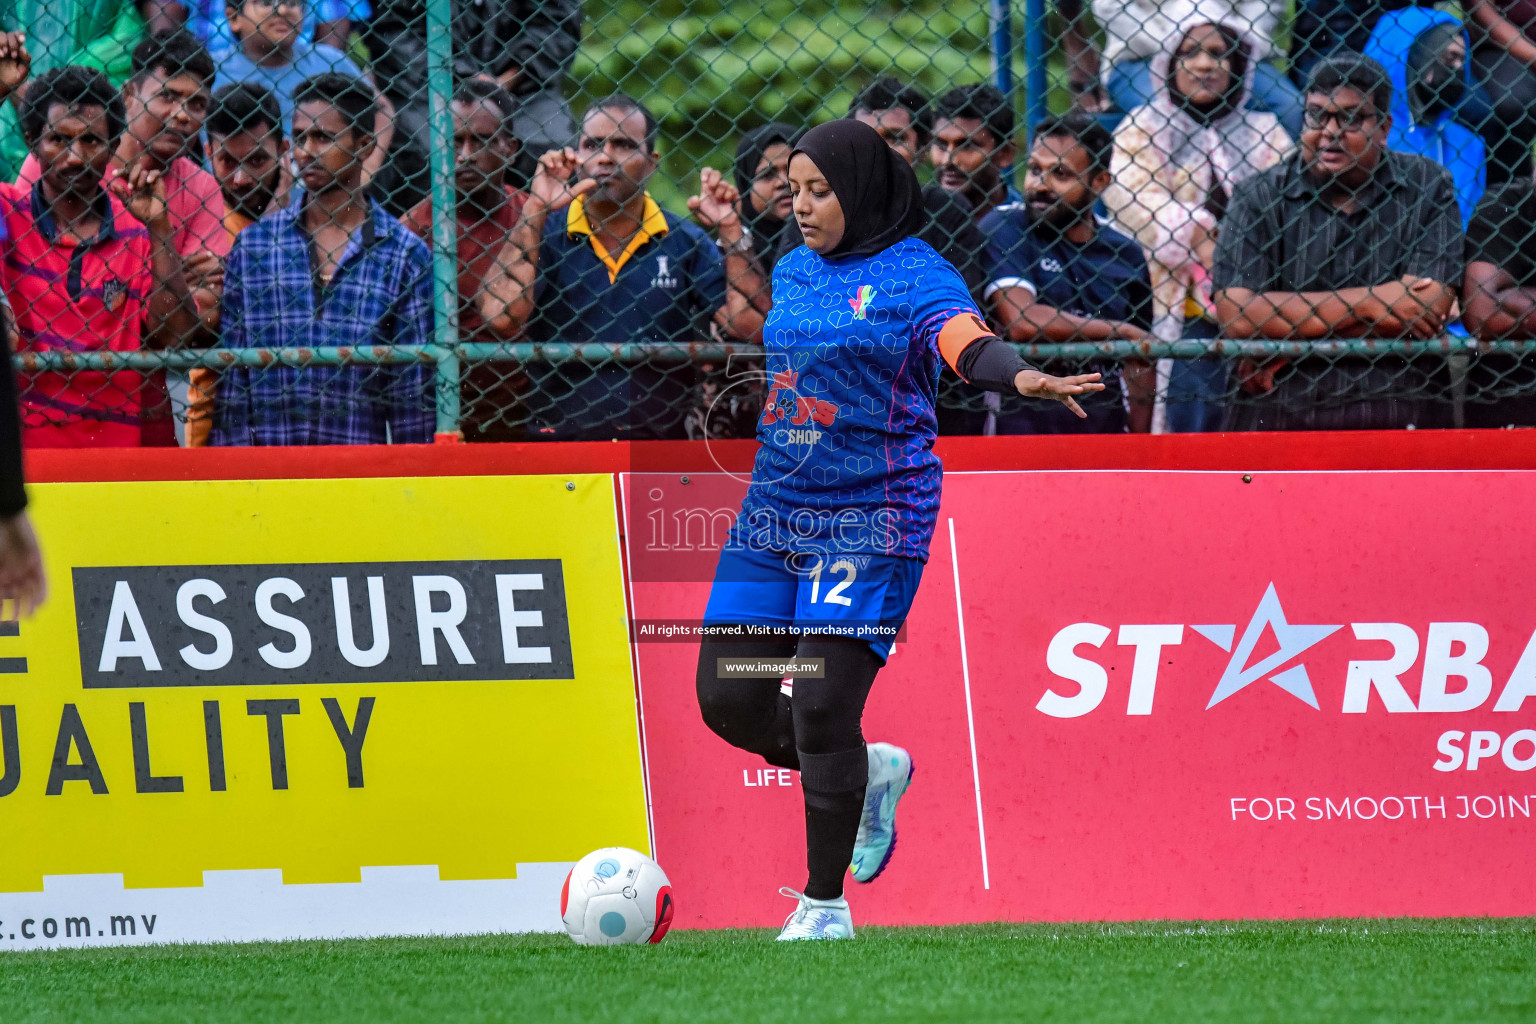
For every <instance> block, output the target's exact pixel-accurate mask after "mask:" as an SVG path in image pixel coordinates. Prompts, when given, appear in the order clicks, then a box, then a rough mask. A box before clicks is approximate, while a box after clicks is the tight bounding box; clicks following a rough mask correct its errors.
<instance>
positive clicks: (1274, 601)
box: [1190, 583, 1344, 711]
mask: <svg viewBox="0 0 1536 1024" xmlns="http://www.w3.org/2000/svg"><path fill="white" fill-rule="evenodd" d="M1266 626H1268V627H1269V628H1270V629H1272V630H1273V631H1274V634H1275V639H1276V640H1277V641H1278V642H1279V644H1280V649H1279V650H1277V651H1275V653H1273V654H1271V655H1269V656H1268V657H1267V658H1263V659H1261V660H1260V661H1257V662H1255V663H1254V664H1252V665H1249V666H1248V667H1247V668H1244V667H1243V666H1244V665H1246V664H1247V662H1248V659H1249V658H1250V657H1252V655H1253V649H1254V647H1255V646H1257V645H1258V642H1259V638H1260V637H1261V636H1263V635H1264V628H1265V627H1266ZM1190 628H1191V629H1193V630H1194V631H1195V632H1196V633H1199V634H1200V635H1201V636H1203V637H1205V638H1206V639H1207V640H1209V641H1210V642H1211V643H1213V644H1215V645H1216V646H1217V647H1220V648H1221V649H1222V650H1224V651H1231V650H1232V636H1233V634H1234V633H1236V632H1237V626H1236V625H1225V626H1191V627H1190ZM1343 628H1344V627H1343V626H1342V625H1339V626H1296V625H1292V624H1291V623H1289V622H1286V621H1285V611H1284V609H1282V608H1281V607H1280V598H1279V596H1278V595H1276V593H1275V585H1274V584H1273V583H1271V584H1270V585H1269V589H1267V590H1265V591H1264V599H1263V600H1261V601H1260V602H1259V607H1258V608H1257V609H1255V610H1254V613H1253V618H1252V619H1249V620H1248V627H1247V628H1246V629H1244V630H1243V638H1242V640H1240V641H1239V642H1238V645H1237V650H1236V651H1233V652H1232V660H1231V661H1229V662H1227V668H1226V671H1225V672H1223V673H1222V674H1221V681H1220V682H1218V683H1217V684H1216V692H1215V693H1213V694H1211V702H1210V703H1209V704H1207V705H1206V706H1205V707H1206V710H1207V711H1209V710H1210V709H1211V708H1213V707H1215V706H1216V705H1217V704H1220V703H1221V702H1222V701H1224V700H1226V699H1227V698H1228V697H1230V696H1232V695H1233V694H1234V693H1236V692H1237V691H1238V690H1241V689H1242V688H1243V687H1245V686H1247V685H1248V684H1249V683H1252V682H1256V681H1257V680H1259V679H1262V678H1263V677H1265V676H1269V681H1270V682H1272V683H1274V684H1275V685H1276V686H1278V687H1280V689H1282V690H1284V691H1285V692H1286V693H1289V694H1290V695H1291V696H1293V697H1296V698H1297V699H1299V700H1303V701H1305V702H1306V703H1308V704H1310V705H1311V706H1312V707H1314V708H1316V707H1318V703H1317V694H1316V693H1314V692H1313V691H1312V680H1311V679H1309V678H1308V677H1307V667H1306V666H1305V665H1295V666H1293V667H1291V668H1288V669H1286V670H1285V671H1283V672H1275V669H1277V668H1279V667H1280V666H1281V665H1284V664H1285V663H1286V662H1288V661H1290V660H1291V659H1292V658H1294V657H1296V656H1297V655H1298V654H1300V653H1302V652H1303V651H1305V650H1307V648H1309V647H1311V646H1312V645H1313V644H1315V643H1317V642H1318V641H1319V640H1322V639H1324V638H1325V637H1328V636H1332V635H1333V634H1334V633H1336V632H1338V631H1339V630H1341V629H1343ZM1271 672H1274V675H1270V673H1271Z"/></svg>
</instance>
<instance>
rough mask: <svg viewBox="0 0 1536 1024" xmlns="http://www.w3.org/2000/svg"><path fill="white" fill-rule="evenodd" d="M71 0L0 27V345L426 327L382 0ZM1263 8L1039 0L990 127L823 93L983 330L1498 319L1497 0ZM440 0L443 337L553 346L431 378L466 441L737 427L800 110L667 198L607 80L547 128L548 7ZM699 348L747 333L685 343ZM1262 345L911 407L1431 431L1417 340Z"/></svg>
mask: <svg viewBox="0 0 1536 1024" xmlns="http://www.w3.org/2000/svg"><path fill="white" fill-rule="evenodd" d="M78 2H79V3H80V4H81V6H82V9H81V11H79V12H76V13H77V15H78V16H77V17H75V18H74V19H73V20H69V19H66V20H65V23H66V24H69V25H71V26H73V31H75V32H76V33H77V35H78V36H79V37H78V38H73V39H71V40H68V41H67V42H68V45H67V46H64V47H63V48H62V49H61V48H60V47H59V46H53V47H52V48H51V49H50V50H49V54H50V56H49V59H48V60H46V61H45V60H42V59H39V58H37V57H36V56H34V52H33V51H34V50H35V49H36V48H37V47H36V41H35V38H34V36H33V35H31V34H29V33H30V32H31V30H32V28H33V26H27V25H21V26H17V27H16V28H15V29H14V30H13V31H10V32H5V33H0V100H5V99H8V100H9V102H8V103H4V105H3V109H4V111H5V115H4V116H0V160H8V161H10V166H9V167H8V168H7V169H6V178H7V179H14V184H0V216H3V219H4V239H3V241H0V244H3V246H4V247H5V249H6V258H5V260H4V261H3V270H0V281H3V286H4V287H3V291H4V296H5V299H6V300H7V301H8V302H9V304H10V306H11V308H12V309H13V310H14V316H13V322H14V325H15V334H16V336H15V337H14V338H13V339H12V345H13V347H14V348H16V349H18V350H28V349H31V350H50V349H56V350H68V351H91V350H114V351H129V350H136V349H141V348H169V347H179V346H193V347H207V346H214V345H218V346H223V347H225V348H229V349H249V348H262V349H272V348H292V347H305V348H335V347H354V348H358V347H367V346H376V345H404V344H427V343H430V342H431V341H432V340H433V327H432V325H433V322H434V308H433V295H432V280H433V275H432V269H431V263H432V261H431V255H430V249H429V245H430V243H431V240H432V238H433V229H434V224H433V204H432V202H431V200H430V198H429V196H428V192H429V189H428V187H427V182H428V178H429V175H428V173H427V169H428V164H429V162H430V161H429V139H428V130H427V127H428V119H427V112H426V102H425V97H426V92H425V83H426V51H425V24H424V18H425V14H424V5H423V3H422V2H421V0H375V6H374V7H372V8H370V7H369V5H368V4H367V3H366V2H365V0H352V2H351V3H346V2H344V0H328V3H326V4H322V5H320V6H317V7H308V6H306V4H305V3H304V2H303V0H230V2H229V3H228V4H227V5H216V4H212V3H205V4H204V5H203V6H201V7H200V6H198V5H197V4H196V3H195V2H190V0H189V2H182V0H148V2H139V3H124V4H122V5H121V7H117V6H116V5H113V4H111V3H110V2H108V0H97V2H96V3H94V4H90V5H87V4H85V2H84V0H78ZM1284 6H1285V5H1284V4H1281V3H1278V2H1269V0H1238V2H1231V3H1220V2H1216V0H1159V2H1158V3H1155V4H1148V3H1147V2H1145V0H1131V2H1111V0H1093V2H1092V3H1091V4H1089V5H1086V7H1087V8H1091V13H1092V15H1093V17H1094V18H1095V20H1096V22H1097V24H1098V25H1099V26H1100V27H1101V28H1102V30H1103V35H1104V43H1103V46H1102V48H1101V49H1099V48H1096V47H1094V46H1093V45H1091V43H1090V37H1089V34H1088V33H1086V32H1085V31H1083V28H1084V26H1085V25H1086V24H1087V22H1086V18H1087V15H1088V13H1089V10H1088V9H1085V5H1084V4H1082V3H1081V2H1080V0H1077V2H1069V0H1061V2H1059V3H1058V5H1057V8H1058V11H1059V13H1060V14H1061V15H1062V16H1063V18H1064V19H1065V23H1066V26H1067V28H1068V32H1067V34H1066V36H1065V42H1066V51H1067V54H1068V57H1069V80H1070V82H1071V83H1072V93H1073V96H1074V107H1073V109H1072V110H1071V111H1070V112H1068V113H1067V114H1064V115H1062V116H1056V117H1051V118H1049V119H1047V120H1046V121H1044V122H1043V123H1041V124H1039V125H1037V126H1035V128H1034V131H1033V134H1032V137H1031V138H1029V139H1027V140H1023V141H1025V142H1026V143H1027V145H1025V146H1023V147H1020V146H1019V142H1020V139H1019V128H1018V125H1017V123H1016V120H1015V115H1014V110H1013V106H1012V103H1011V101H1010V99H1009V98H1008V97H1006V96H1005V95H1004V94H1002V93H1001V92H999V91H998V90H997V89H996V88H994V87H993V86H991V85H988V84H984V83H973V84H968V85H960V86H957V87H955V88H952V89H949V90H947V91H944V92H943V93H941V94H940V95H938V96H935V97H928V96H925V95H924V94H923V93H922V92H921V91H919V90H918V89H916V88H915V87H913V86H912V85H910V84H907V83H903V82H901V81H898V80H896V79H893V78H885V79H880V80H877V81H875V82H873V83H871V84H869V85H868V86H867V87H865V88H863V89H862V90H861V91H860V92H859V93H858V94H857V95H856V96H855V98H854V99H853V101H852V103H851V104H850V106H849V109H848V111H847V116H849V117H852V118H856V119H858V120H860V121H863V122H865V123H867V124H869V125H871V126H872V127H874V128H875V129H876V130H877V131H878V132H879V133H880V134H881V136H882V137H883V138H884V139H885V140H886V142H887V144H888V145H889V146H890V147H891V148H892V149H893V150H894V151H895V152H897V153H899V154H900V155H901V156H902V157H903V158H904V159H905V160H907V161H908V162H909V163H910V164H912V165H914V167H917V168H918V169H919V170H921V171H922V172H923V174H924V176H925V177H929V178H931V181H932V184H930V185H928V186H927V187H925V188H924V191H923V204H924V207H925V210H926V213H927V216H926V218H925V221H924V224H923V227H922V229H921V231H920V232H919V236H920V237H921V238H922V239H923V240H924V241H926V242H928V243H929V244H930V245H932V246H933V248H934V249H936V250H937V251H938V252H940V253H941V254H942V255H943V256H944V257H945V258H946V259H948V260H949V261H950V262H951V263H952V264H953V265H954V266H955V268H956V269H957V270H958V271H959V273H960V275H961V277H962V278H963V279H964V280H965V283H966V285H967V286H968V287H969V288H970V290H971V291H972V293H973V295H974V297H975V298H976V300H977V302H978V303H979V304H980V305H981V307H982V308H983V310H984V311H985V312H986V313H987V315H988V317H989V318H990V319H991V320H992V322H993V326H994V329H996V330H997V331H998V333H999V334H1000V335H1001V336H1004V337H1007V338H1009V339H1011V340H1014V341H1018V342H1102V341H1129V342H1142V341H1148V340H1160V341H1173V340H1176V339H1213V338H1219V337H1225V338H1233V339H1249V338H1262V339H1283V340H1294V341H1297V342H1318V341H1325V340H1328V339H1338V338H1383V339H1392V338H1419V339H1426V338H1430V337H1434V336H1437V335H1440V334H1442V333H1444V332H1453V333H1454V332H1457V331H1460V332H1463V334H1470V335H1472V336H1474V337H1477V338H1482V339H1490V338H1532V339H1536V256H1533V255H1532V253H1531V248H1530V245H1529V241H1528V240H1529V238H1530V237H1531V233H1532V232H1536V191H1533V185H1532V165H1531V147H1532V144H1533V141H1536V112H1533V110H1532V105H1533V104H1536V3H1531V2H1529V0H1509V2H1496V0H1473V2H1471V3H1469V4H1467V5H1465V8H1466V12H1467V23H1466V24H1465V25H1464V24H1463V23H1462V22H1461V21H1460V20H1458V19H1457V18H1456V17H1454V16H1452V15H1450V14H1447V13H1444V12H1442V11H1439V10H1437V9H1435V8H1433V7H1429V6H1423V5H1414V4H1407V3H1396V2H1391V0H1387V2H1382V3H1375V4H1364V5H1362V4H1358V3H1349V4H1344V3H1334V2H1326V0H1313V2H1302V3H1298V4H1297V11H1296V19H1295V22H1294V25H1293V31H1292V40H1291V47H1290V51H1289V53H1288V54H1287V53H1282V52H1281V51H1280V49H1279V48H1278V47H1277V45H1276V43H1275V38H1276V36H1275V30H1276V26H1277V25H1278V24H1279V23H1280V17H1281V13H1282V10H1283V8H1284ZM86 8H88V10H87V9H86ZM108 8H111V11H108ZM454 10H455V17H454V19H453V24H452V31H453V51H452V52H453V63H454V72H455V75H454V79H455V83H456V84H455V89H454V93H453V96H452V101H451V103H450V105H449V109H450V112H451V115H452V122H453V161H454V162H453V171H454V178H453V184H454V188H455V192H456V197H455V211H456V213H455V216H456V220H457V223H456V225H455V231H456V238H457V246H458V264H459V266H458V271H459V273H458V293H459V294H458V298H459V306H458V325H459V332H460V337H461V339H462V340H464V341H467V342H477V341H478V342H492V341H509V340H515V341H531V342H541V343H545V342H561V343H566V346H569V347H566V346H561V348H560V351H562V352H565V353H567V355H565V356H560V357H551V358H550V359H549V360H545V361H540V362H527V363H516V364H514V363H510V362H489V363H478V364H474V365H472V366H471V367H470V368H468V370H467V371H466V373H465V375H464V398H465V400H466V401H465V410H464V415H463V418H462V428H463V431H464V434H465V436H466V438H468V439H470V440H523V439H528V440H534V439H551V440H565V439H576V438H582V439H598V438H622V437H629V438H642V439H644V438H677V437H721V436H750V435H751V434H752V432H753V431H754V430H755V425H756V421H757V418H758V414H759V412H760V410H761V403H762V399H763V395H762V393H761V386H760V382H759V381H758V380H757V377H760V376H761V374H757V375H756V376H754V375H753V374H752V373H751V372H745V373H744V372H742V371H743V369H745V370H747V371H750V370H751V369H752V367H753V366H754V365H760V363H759V364H754V363H753V359H752V357H751V355H750V352H751V351H752V348H753V346H756V345H758V344H760V342H761V339H762V329H763V322H764V318H765V316H766V314H767V312H768V311H769V309H770V308H771V305H772V303H773V301H774V295H773V267H774V264H775V263H776V262H777V261H778V259H779V258H780V257H782V256H783V255H784V254H786V253H788V252H790V251H791V250H793V249H795V248H796V247H797V246H799V245H800V244H801V238H800V233H799V230H798V228H797V226H796V223H795V219H794V216H793V213H792V209H791V202H792V198H791V196H790V191H789V181H788V174H787V167H788V161H789V155H790V152H791V149H792V148H793V145H794V143H795V140H796V138H797V137H798V135H799V131H800V129H799V128H798V127H797V126H795V125H791V124H787V123H769V124H766V125H762V126H760V127H757V128H754V129H752V130H750V131H746V132H744V133H742V134H741V136H740V138H739V141H738V143H737V146H736V151H735V154H736V155H735V160H734V162H733V164H732V166H731V167H729V168H727V169H725V170H724V171H721V170H718V169H716V168H711V167H704V168H701V169H700V170H699V173H698V177H697V191H696V194H695V195H694V196H693V197H692V198H691V199H689V200H688V202H687V204H686V205H687V212H686V213H682V212H674V211H671V210H667V209H665V208H663V207H662V205H661V204H660V203H659V202H658V201H657V200H656V198H655V197H654V196H653V195H652V194H651V192H650V191H649V190H648V188H647V185H648V183H649V182H650V180H651V179H652V177H653V175H655V174H656V173H657V170H658V167H659V153H658V123H657V119H656V117H655V114H654V112H653V111H651V110H649V109H647V107H646V106H645V105H644V104H643V103H641V102H639V101H638V100H637V99H635V98H632V97H630V96H626V95H621V94H615V95H610V96H606V97H603V98H600V99H597V100H595V101H593V102H592V103H591V104H590V105H589V106H588V107H587V108H586V110H585V111H584V112H583V113H582V115H581V117H580V119H579V120H577V119H573V117H572V115H571V112H570V110H569V107H568V105H567V102H566V100H565V99H564V93H563V91H562V80H563V77H564V74H565V72H566V70H567V69H568V67H569V62H570V59H571V56H572V53H573V52H574V49H575V46H576V42H577V39H578V38H579V35H580V19H581V11H580V4H579V3H577V2H575V0H558V2H547V0H546V2H536V0H527V2H521V0H517V2H514V0H504V2H500V3H496V2H483V0H482V2H476V3H472V4H462V5H460V4H457V3H455V5H454ZM88 14H89V15H90V16H89V17H88V16H87V15H88ZM109 15H110V16H109ZM92 19H94V21H93V20H92ZM92 32H94V33H95V34H94V35H90V33H92ZM87 36H89V37H88V38H87ZM59 53H67V56H66V57H64V58H59V57H58V54H59ZM369 55H372V56H371V58H370V57H369ZM1287 61H1288V67H1287ZM6 117H9V118H11V119H12V120H11V121H10V122H9V127H8V124H7V122H6V120H5V118H6ZM12 136H14V138H13V137H12ZM690 184H692V183H690ZM1016 184H1018V185H1021V186H1022V187H1018V188H1016V187H1015V186H1016ZM708 341H717V342H719V341H724V342H729V343H732V344H733V345H734V346H735V347H736V348H737V350H739V351H744V352H747V353H749V354H748V356H747V358H746V360H745V361H744V362H743V363H741V364H738V365H735V366H731V365H714V364H710V363H704V362H701V361H699V360H697V359H691V358H688V346H689V345H690V344H691V343H695V342H708ZM637 350H638V351H640V352H641V358H635V351H637ZM1297 351H1298V352H1300V353H1303V354H1297V355H1293V356H1291V357H1287V358H1270V359H1247V360H1242V361H1236V362H1234V361H1232V360H1227V359H1220V358H1216V357H1210V358H1205V359H1188V360H1179V361H1173V360H1164V361H1161V362H1154V361H1151V360H1144V359H1138V358H1129V359H1121V360H1116V359H1113V358H1110V357H1108V356H1102V357H1093V358H1088V359H1084V360H1080V361H1078V362H1076V363H1075V364H1074V365H1071V366H1063V367H1062V372H1071V373H1079V372H1094V371H1097V372H1100V373H1102V374H1103V375H1104V379H1105V382H1106V384H1107V385H1108V386H1107V387H1106V389H1105V390H1104V391H1103V392H1100V393H1097V394H1095V395H1092V396H1089V398H1087V399H1085V400H1083V401H1082V404H1083V406H1084V410H1085V411H1086V412H1087V414H1088V415H1087V417H1086V419H1081V420H1079V419H1077V418H1075V417H1073V416H1071V415H1068V414H1066V413H1065V412H1064V411H1063V410H1062V409H1060V408H1058V407H1056V406H1055V405H1052V406H1051V407H1050V408H1046V407H1044V406H1043V405H1038V404H1035V403H1030V402H1026V401H1025V400H1023V399H1008V398H1002V399H1000V398H998V397H997V396H985V397H983V396H981V395H980V394H979V393H977V394H976V395H975V396H974V401H967V402H963V403H959V404H954V405H949V406H944V407H942V408H941V419H940V429H941V431H942V432H946V433H997V434H1010V433H1013V434H1018V433H1060V432H1120V431H1133V432H1137V431H1146V430H1152V429H1156V430H1172V431H1201V430H1216V429H1341V428H1366V427H1405V426H1415V427H1425V426H1440V425H1449V418H1448V415H1449V414H1448V412H1447V409H1448V406H1447V404H1446V403H1445V401H1443V399H1444V397H1445V396H1446V394H1448V392H1449V388H1450V383H1449V381H1448V378H1447V369H1446V366H1445V363H1444V360H1431V359H1426V358H1420V357H1408V356H1396V355H1391V354H1386V355H1375V356H1372V357H1370V358H1365V357H1363V356H1345V357H1340V356H1336V355H1326V356H1325V355H1324V354H1322V353H1321V352H1317V353H1313V354H1306V353H1308V352H1309V350H1308V349H1306V348H1304V347H1303V348H1301V349H1298V350H1297ZM679 353H681V356H679V355H678V354H679ZM1533 369H1536V367H1533V365H1532V364H1531V363H1529V362H1527V361H1525V360H1523V359H1522V358H1521V357H1518V356H1494V355H1489V356H1485V357H1484V358H1481V359H1479V360H1478V361H1477V362H1476V365H1474V366H1473V367H1472V369H1471V381H1472V384H1473V386H1474V387H1476V388H1478V389H1479V391H1480V393H1481V394H1485V395H1489V396H1495V397H1497V398H1498V401H1495V402H1482V403H1479V404H1476V405H1474V406H1472V407H1469V409H1468V410H1467V421H1468V423H1469V425H1504V424H1509V423H1519V424H1531V425H1536V372H1533ZM945 372H946V383H945V386H946V389H947V390H948V391H949V392H951V393H955V394H963V393H964V392H965V390H966V385H965V384H964V382H963V381H961V380H959V378H957V377H955V376H954V375H953V374H951V373H949V371H945ZM22 399H23V405H24V411H25V417H24V428H25V439H26V443H27V444H29V445H32V446H38V447H40V446H79V445H137V444H150V443H168V442H169V438H168V437H167V436H165V435H167V434H168V429H169V427H170V426H171V423H172V418H171V417H168V416H165V415H164V414H163V412H162V414H161V415H159V416H158V417H157V416H155V415H153V414H152V411H153V410H154V409H160V410H164V409H167V408H175V409H176V410H178V412H179V414H178V415H177V416H176V417H174V420H175V425H176V429H177V432H178V435H179V437H178V439H179V440H180V442H181V443H183V444H186V445H189V446H200V445H205V444H213V445H252V444H354V443H421V442H426V441H430V440H431V439H432V435H433V431H434V427H435V422H436V417H435V409H436V404H437V399H438V396H437V395H436V393H435V377H434V374H433V372H432V370H431V368H430V367H429V366H427V365H425V364H422V363H405V364H395V365H372V364H353V365H336V366H323V367H322V366H313V365H311V366H304V367H298V366H271V367H261V368H254V367H241V368H229V369H224V370H222V371H219V372H217V373H215V372H214V371H212V370H206V369H198V370H193V371H191V372H190V373H186V374H182V373H175V372H171V373H166V372H156V373H146V374H139V373H128V372H112V373H85V372H80V373H73V374H60V373H53V372H49V373H36V374H33V375H31V376H29V377H27V378H25V379H23V381H22Z"/></svg>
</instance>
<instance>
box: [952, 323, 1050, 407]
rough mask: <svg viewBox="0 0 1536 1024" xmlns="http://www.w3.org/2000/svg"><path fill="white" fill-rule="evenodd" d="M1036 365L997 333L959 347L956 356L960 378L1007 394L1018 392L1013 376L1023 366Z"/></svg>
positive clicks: (1029, 368)
mask: <svg viewBox="0 0 1536 1024" xmlns="http://www.w3.org/2000/svg"><path fill="white" fill-rule="evenodd" d="M1033 369H1036V367H1033V366H1030V365H1029V364H1028V363H1026V362H1025V361H1024V359H1023V357H1022V356H1020V355H1019V353H1018V351H1017V350H1015V349H1014V347H1013V346H1012V345H1010V344H1008V343H1007V342H1005V341H1003V340H1002V339H1001V338H999V337H997V336H996V335H992V334H989V335H987V336H986V337H985V338H977V339H976V340H975V341H973V342H971V343H970V344H969V345H967V346H965V348H963V349H961V350H960V357H959V358H958V359H956V360H955V370H956V371H957V372H958V373H959V374H960V377H961V379H963V380H964V381H966V382H967V383H969V384H974V385H975V386H976V387H978V388H981V390H983V391H997V392H1000V393H1002V394H1005V395H1013V394H1017V393H1018V389H1017V388H1016V387H1014V385H1013V379H1014V378H1015V377H1017V376H1018V375H1019V371H1020V370H1033Z"/></svg>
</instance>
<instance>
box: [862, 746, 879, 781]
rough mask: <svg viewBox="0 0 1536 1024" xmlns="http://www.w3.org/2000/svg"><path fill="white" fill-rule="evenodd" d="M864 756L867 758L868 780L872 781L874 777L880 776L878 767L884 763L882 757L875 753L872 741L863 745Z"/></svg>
mask: <svg viewBox="0 0 1536 1024" xmlns="http://www.w3.org/2000/svg"><path fill="white" fill-rule="evenodd" d="M864 756H865V757H867V758H869V781H870V782H874V781H875V779H877V778H879V777H880V768H881V766H882V765H883V764H884V758H882V757H881V756H880V755H879V754H877V753H875V745H874V744H873V743H866V744H865V745H864Z"/></svg>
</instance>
